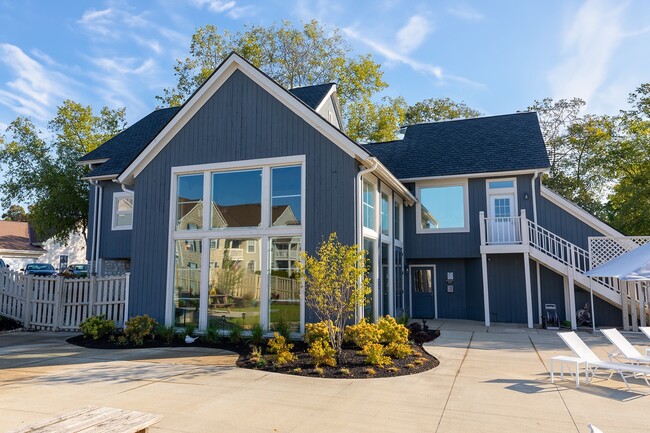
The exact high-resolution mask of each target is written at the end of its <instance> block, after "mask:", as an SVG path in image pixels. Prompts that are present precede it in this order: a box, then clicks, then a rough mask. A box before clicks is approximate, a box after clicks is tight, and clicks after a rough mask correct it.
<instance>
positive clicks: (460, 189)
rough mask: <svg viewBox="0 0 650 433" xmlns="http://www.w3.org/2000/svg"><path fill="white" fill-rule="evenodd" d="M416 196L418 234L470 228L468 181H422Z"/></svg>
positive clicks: (458, 230)
mask: <svg viewBox="0 0 650 433" xmlns="http://www.w3.org/2000/svg"><path fill="white" fill-rule="evenodd" d="M417 197H418V199H419V201H420V202H419V203H418V205H417V210H416V212H417V213H416V218H417V221H416V223H417V232H418V233H440V232H443V233H444V232H447V233H450V232H467V231H469V216H468V199H467V182H466V181H461V182H455V183H433V184H430V183H425V184H421V185H418V186H417Z"/></svg>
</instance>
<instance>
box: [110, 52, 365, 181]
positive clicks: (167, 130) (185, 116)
mask: <svg viewBox="0 0 650 433" xmlns="http://www.w3.org/2000/svg"><path fill="white" fill-rule="evenodd" d="M236 70H239V71H241V72H242V73H244V75H246V76H247V77H248V78H250V79H251V80H253V82H255V83H256V84H257V85H259V86H260V87H261V88H262V89H264V90H265V91H267V92H268V93H269V94H271V95H272V96H274V97H275V98H276V99H277V100H278V101H280V102H281V103H282V104H284V105H285V106H286V107H287V108H289V109H290V110H291V111H293V112H294V113H296V114H297V115H298V116H300V117H301V118H302V119H304V120H305V121H306V122H307V123H308V124H310V125H311V126H312V127H313V128H315V129H316V130H317V131H318V132H320V133H321V134H323V136H325V137H326V138H327V139H329V140H330V141H332V142H333V143H334V144H336V145H337V146H338V147H340V148H341V149H342V150H343V151H344V152H346V153H347V154H348V155H350V156H351V157H353V158H360V159H362V160H364V159H367V158H369V157H370V155H369V154H368V153H367V152H366V151H364V150H363V149H362V148H361V146H359V145H358V144H357V143H355V142H354V141H352V139H350V138H349V137H348V136H346V135H345V134H344V133H343V132H342V131H340V130H339V129H338V128H336V127H335V126H334V125H332V124H331V123H329V122H328V121H327V120H326V119H324V118H323V117H322V116H320V115H319V114H318V113H316V112H315V111H313V110H311V109H310V108H309V107H307V106H306V105H305V104H304V103H303V102H301V101H300V100H299V99H298V98H297V97H295V96H294V95H292V94H291V93H290V92H289V91H287V90H286V89H285V88H283V87H282V86H281V85H279V84H278V83H276V82H274V81H273V80H272V79H271V78H269V77H268V76H266V75H264V74H263V73H262V72H261V71H260V70H258V69H257V68H255V67H254V66H252V65H251V64H250V63H248V62H247V61H246V60H244V59H243V58H242V57H241V56H239V55H238V54H236V53H232V54H231V55H230V56H229V57H228V58H227V59H226V60H225V61H224V62H223V63H222V64H221V65H220V66H219V67H218V68H217V69H216V70H215V72H214V73H213V74H212V76H211V77H210V78H209V79H208V81H206V82H205V83H204V84H203V85H202V86H201V87H200V88H199V89H198V91H197V92H196V93H195V94H193V95H192V96H191V97H190V99H189V100H188V101H187V102H186V103H185V104H184V105H183V107H182V108H181V109H180V110H179V111H178V112H177V113H176V114H175V115H174V117H173V118H172V120H171V121H170V122H169V123H168V124H167V125H166V126H165V127H164V128H163V130H162V131H160V132H159V133H158V135H156V137H155V138H154V139H153V140H152V141H151V143H149V145H147V147H146V148H145V149H144V150H143V151H142V152H141V153H140V155H138V157H137V158H136V159H135V160H134V161H133V162H132V163H131V164H130V165H129V166H128V167H127V168H126V170H124V172H122V174H121V175H120V176H119V178H118V179H119V181H120V183H125V182H126V183H131V182H132V180H133V178H135V177H137V176H138V175H139V174H140V173H141V172H142V170H143V169H144V168H145V167H146V166H147V164H149V163H150V162H151V161H152V160H153V159H154V158H155V157H156V155H158V153H160V151H161V150H162V149H163V148H164V147H165V146H166V145H167V144H168V143H169V142H170V141H171V139H172V138H173V137H174V136H175V135H176V134H177V133H178V132H179V131H180V130H181V129H182V128H183V126H185V124H187V122H189V121H190V119H191V118H192V117H193V116H194V114H196V113H197V112H198V111H199V109H200V108H201V107H202V106H203V105H204V104H205V103H206V102H207V101H208V100H209V99H210V98H211V97H212V95H214V94H215V93H216V91H217V90H218V89H219V88H220V87H221V86H222V85H223V84H224V83H225V82H226V81H227V79H228V78H229V77H230V76H231V75H232V74H233V73H234V72H235V71H236Z"/></svg>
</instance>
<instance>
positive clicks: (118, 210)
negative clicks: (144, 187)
mask: <svg viewBox="0 0 650 433" xmlns="http://www.w3.org/2000/svg"><path fill="white" fill-rule="evenodd" d="M131 227H133V194H131V193H128V192H116V193H114V194H113V218H112V224H111V228H112V229H113V230H131Z"/></svg>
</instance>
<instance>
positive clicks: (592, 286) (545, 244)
mask: <svg viewBox="0 0 650 433" xmlns="http://www.w3.org/2000/svg"><path fill="white" fill-rule="evenodd" d="M480 221H481V254H506V253H524V254H525V255H526V256H528V257H530V258H531V259H533V260H535V261H536V262H538V263H539V264H541V265H543V266H545V267H547V268H549V269H551V270H553V271H555V272H556V273H558V274H560V275H562V276H563V277H565V298H568V303H567V314H569V315H570V320H571V323H572V327H573V328H574V329H575V328H576V325H577V324H576V317H575V315H576V305H575V293H574V286H575V285H578V286H579V287H581V288H583V289H585V290H586V291H587V292H590V291H592V292H593V295H594V296H596V297H598V298H600V299H603V300H605V301H606V302H608V303H610V304H612V305H614V306H615V307H618V308H620V309H621V310H622V314H623V317H624V325H625V328H626V329H628V328H629V323H628V321H627V320H626V318H627V316H628V314H630V315H631V316H632V317H631V318H632V323H633V326H632V327H633V328H636V327H637V317H638V318H639V319H640V322H641V326H645V323H646V314H647V311H646V310H647V307H646V300H645V299H644V296H643V292H644V290H635V289H634V285H632V286H631V287H632V288H630V286H628V285H627V284H626V283H625V282H619V281H618V280H617V279H615V278H591V277H588V276H586V275H584V274H585V272H587V271H588V270H589V269H591V263H590V257H589V251H587V250H585V249H583V248H581V247H579V246H577V245H575V244H573V243H571V242H569V241H567V240H566V239H564V238H562V237H560V236H558V235H557V234H555V233H553V232H551V231H549V230H547V229H545V228H544V227H541V226H540V225H539V224H537V223H535V222H534V221H532V220H529V219H528V218H526V211H525V210H522V211H521V215H520V216H517V217H510V218H487V217H485V216H484V213H483V212H480ZM622 293H623V294H624V295H622ZM596 320H597V318H596ZM529 326H530V320H529Z"/></svg>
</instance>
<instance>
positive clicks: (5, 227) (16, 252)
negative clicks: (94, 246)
mask: <svg viewBox="0 0 650 433" xmlns="http://www.w3.org/2000/svg"><path fill="white" fill-rule="evenodd" d="M0 258H2V259H3V260H4V261H5V262H6V263H7V264H8V265H9V266H10V267H11V269H15V270H18V269H23V268H24V267H25V265H27V264H28V263H37V262H38V263H50V264H51V265H52V266H54V267H55V268H56V269H59V268H61V266H63V268H65V266H67V265H68V264H72V263H86V240H85V239H84V238H83V236H81V235H80V234H78V233H73V234H72V235H71V236H70V239H69V240H68V243H67V244H65V245H62V244H60V243H58V242H55V241H54V240H53V239H48V240H47V241H45V242H42V241H40V240H38V239H37V237H36V233H35V231H34V230H33V229H32V228H31V227H30V226H29V223H26V222H20V221H0Z"/></svg>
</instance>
